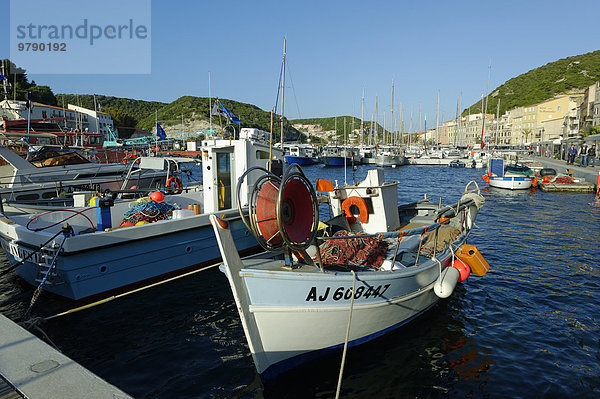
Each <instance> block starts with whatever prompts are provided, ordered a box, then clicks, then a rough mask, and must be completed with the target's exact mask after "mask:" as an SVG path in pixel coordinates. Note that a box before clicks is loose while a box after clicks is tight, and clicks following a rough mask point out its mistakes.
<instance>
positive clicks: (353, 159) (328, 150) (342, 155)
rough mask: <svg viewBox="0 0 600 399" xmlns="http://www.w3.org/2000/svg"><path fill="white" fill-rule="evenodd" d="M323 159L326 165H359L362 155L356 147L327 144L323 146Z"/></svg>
mask: <svg viewBox="0 0 600 399" xmlns="http://www.w3.org/2000/svg"><path fill="white" fill-rule="evenodd" d="M321 161H322V162H323V163H324V164H325V166H352V165H359V164H360V163H361V157H360V155H359V153H358V149H356V148H351V147H340V146H326V147H323V152H322V154H321Z"/></svg>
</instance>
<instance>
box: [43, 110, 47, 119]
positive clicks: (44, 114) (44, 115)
mask: <svg viewBox="0 0 600 399" xmlns="http://www.w3.org/2000/svg"><path fill="white" fill-rule="evenodd" d="M47 117H48V113H47V112H46V111H42V118H44V119H46V118H47Z"/></svg>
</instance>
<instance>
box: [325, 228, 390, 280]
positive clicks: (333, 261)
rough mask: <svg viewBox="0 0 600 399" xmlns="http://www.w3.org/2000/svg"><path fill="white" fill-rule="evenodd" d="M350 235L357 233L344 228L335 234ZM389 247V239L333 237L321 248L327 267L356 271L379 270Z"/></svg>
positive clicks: (340, 235) (339, 235) (336, 235)
mask: <svg viewBox="0 0 600 399" xmlns="http://www.w3.org/2000/svg"><path fill="white" fill-rule="evenodd" d="M350 235H352V236H354V235H356V234H355V233H352V232H348V231H344V230H342V231H338V232H337V233H335V234H334V235H333V236H334V237H343V236H350ZM388 248H389V243H388V242H387V241H381V240H377V239H376V238H373V237H366V236H365V237H358V238H340V239H331V240H328V241H327V242H326V243H325V244H324V245H323V247H322V248H321V259H322V261H323V264H324V266H325V267H338V268H339V267H341V268H345V269H348V270H354V271H358V270H365V269H371V270H377V269H379V268H380V267H381V264H382V263H383V261H384V260H385V258H386V256H387V252H388ZM315 260H316V259H315Z"/></svg>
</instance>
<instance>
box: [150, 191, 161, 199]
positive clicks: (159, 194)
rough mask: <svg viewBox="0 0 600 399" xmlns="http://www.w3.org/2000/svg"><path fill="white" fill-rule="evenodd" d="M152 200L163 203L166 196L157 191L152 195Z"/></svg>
mask: <svg viewBox="0 0 600 399" xmlns="http://www.w3.org/2000/svg"><path fill="white" fill-rule="evenodd" d="M150 199H151V200H152V201H154V202H163V200H164V199H165V195H164V194H163V193H161V192H160V191H155V192H153V193H152V194H150Z"/></svg>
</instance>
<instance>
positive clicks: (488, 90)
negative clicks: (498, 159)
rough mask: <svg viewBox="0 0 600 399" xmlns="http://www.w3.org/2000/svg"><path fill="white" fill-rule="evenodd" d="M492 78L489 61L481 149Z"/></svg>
mask: <svg viewBox="0 0 600 399" xmlns="http://www.w3.org/2000/svg"><path fill="white" fill-rule="evenodd" d="M491 76H492V61H491V60H490V66H489V68H488V83H487V91H486V93H485V110H484V111H483V121H482V124H481V148H483V147H484V145H485V144H484V143H483V133H484V131H485V114H487V105H488V95H489V93H490V77H491ZM481 107H482V108H483V98H482V99H481Z"/></svg>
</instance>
